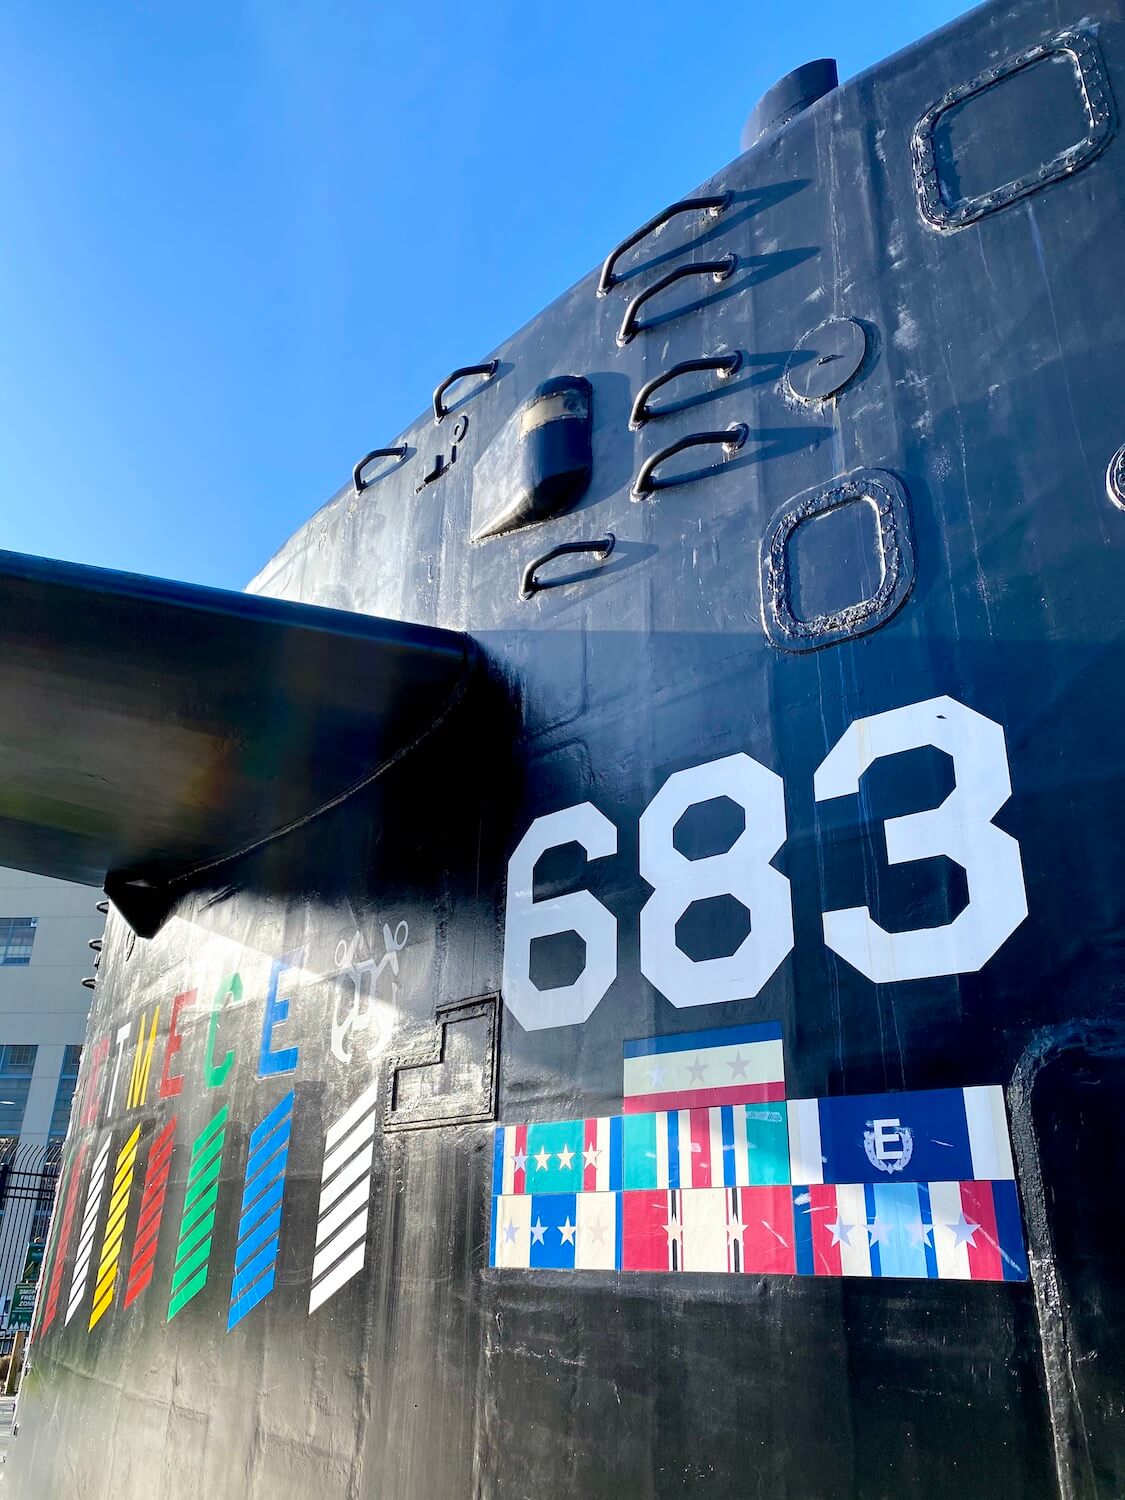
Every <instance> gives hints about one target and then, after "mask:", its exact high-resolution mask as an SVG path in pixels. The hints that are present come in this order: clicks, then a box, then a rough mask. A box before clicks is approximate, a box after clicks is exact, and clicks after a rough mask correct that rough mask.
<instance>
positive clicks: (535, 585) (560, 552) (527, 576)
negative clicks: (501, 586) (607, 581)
mask: <svg viewBox="0 0 1125 1500" xmlns="http://www.w3.org/2000/svg"><path fill="white" fill-rule="evenodd" d="M616 541H617V538H616V537H615V536H614V534H613V532H612V531H607V532H606V534H605V536H603V537H600V538H599V539H598V540H597V541H596V542H560V543H559V545H558V546H557V547H552V548H551V550H550V552H544V554H543V556H542V557H537V558H536V559H535V561H534V562H529V563H528V565H527V567H526V568H524V570H523V576H522V577H521V579H520V598H521V599H530V598H532V597H533V596H534V595H535V594H537V593H539V591H540V589H549V588H554V584H551V583H540V582H539V580H538V579H537V578H536V576H535V575H536V573H537V572H538V571H539V569H540V568H542V567H544V566H545V565H546V564H547V563H549V562H553V561H554V560H555V558H556V557H566V556H567V554H568V553H570V552H592V553H593V554H594V556H595V557H596V558H597V560H598V562H605V560H606V558H607V557H608V556H609V554H610V553H611V552H612V551H613V547H614V543H615V542H616Z"/></svg>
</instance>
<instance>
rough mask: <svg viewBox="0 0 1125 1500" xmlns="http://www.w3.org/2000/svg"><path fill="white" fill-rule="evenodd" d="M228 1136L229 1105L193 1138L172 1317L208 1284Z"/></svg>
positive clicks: (170, 1310)
mask: <svg viewBox="0 0 1125 1500" xmlns="http://www.w3.org/2000/svg"><path fill="white" fill-rule="evenodd" d="M226 1137H227V1106H226V1105H225V1104H224V1105H223V1107H222V1109H221V1110H219V1112H218V1114H217V1115H216V1116H215V1118H214V1119H213V1120H211V1121H210V1122H209V1123H208V1124H207V1125H205V1126H204V1128H203V1129H202V1130H201V1131H200V1133H199V1134H198V1135H197V1136H196V1138H195V1140H194V1141H193V1142H192V1147H191V1161H190V1163H189V1165H188V1177H187V1192H186V1194H185V1196H184V1209H183V1214H182V1215H181V1218H180V1238H179V1243H178V1244H177V1246H176V1267H175V1270H174V1271H173V1272H172V1296H171V1299H170V1301H169V1303H168V1321H169V1322H171V1320H172V1319H173V1318H174V1317H175V1316H176V1314H177V1313H178V1312H179V1310H180V1309H181V1307H185V1306H186V1305H187V1303H189V1302H190V1301H191V1299H192V1298H193V1297H194V1296H195V1295H196V1293H197V1292H200V1291H202V1290H203V1288H204V1287H205V1286H206V1285H207V1262H208V1259H209V1257H210V1254H211V1231H212V1230H213V1229H214V1227H215V1202H216V1199H217V1198H218V1195H219V1183H218V1177H219V1171H220V1168H221V1167H222V1164H223V1147H224V1145H225V1144H226Z"/></svg>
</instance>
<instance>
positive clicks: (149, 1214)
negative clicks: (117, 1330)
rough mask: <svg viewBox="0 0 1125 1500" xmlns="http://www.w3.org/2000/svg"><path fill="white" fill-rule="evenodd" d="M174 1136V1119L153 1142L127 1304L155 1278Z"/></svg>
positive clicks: (127, 1290)
mask: <svg viewBox="0 0 1125 1500" xmlns="http://www.w3.org/2000/svg"><path fill="white" fill-rule="evenodd" d="M175 1135H176V1121H175V1119H174V1118H173V1119H171V1120H169V1121H168V1123H167V1125H165V1127H164V1129H163V1130H162V1131H161V1132H160V1134H159V1135H158V1136H157V1137H156V1139H155V1140H154V1141H153V1143H152V1150H151V1151H150V1152H149V1158H148V1169H147V1171H146V1172H145V1185H144V1191H143V1192H142V1193H141V1212H140V1218H139V1219H138V1220H137V1237H136V1239H135V1240H134V1242H133V1260H132V1264H131V1265H130V1267H129V1284H128V1286H127V1287H126V1288H125V1306H126V1307H128V1306H129V1304H130V1303H131V1302H135V1301H136V1299H137V1298H138V1297H139V1296H140V1295H141V1293H142V1292H143V1291H144V1289H145V1287H146V1286H148V1284H149V1282H150V1281H151V1280H152V1264H153V1261H154V1260H155V1259H156V1244H157V1241H158V1240H159V1238H160V1220H161V1218H162V1217H163V1215H164V1196H165V1194H166V1193H167V1191H168V1173H169V1172H170V1171H171V1168H172V1144H173V1141H174V1139H175Z"/></svg>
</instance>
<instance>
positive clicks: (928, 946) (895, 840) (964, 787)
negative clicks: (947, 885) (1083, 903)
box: [503, 697, 1027, 1031]
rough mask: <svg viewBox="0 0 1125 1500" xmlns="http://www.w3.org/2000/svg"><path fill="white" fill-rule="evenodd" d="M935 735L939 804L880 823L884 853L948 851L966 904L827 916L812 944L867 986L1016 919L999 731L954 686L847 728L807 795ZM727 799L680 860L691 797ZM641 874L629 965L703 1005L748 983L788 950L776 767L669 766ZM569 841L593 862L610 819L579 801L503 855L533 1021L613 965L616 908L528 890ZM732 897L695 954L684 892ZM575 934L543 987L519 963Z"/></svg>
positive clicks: (516, 1001) (739, 759) (674, 997)
mask: <svg viewBox="0 0 1125 1500" xmlns="http://www.w3.org/2000/svg"><path fill="white" fill-rule="evenodd" d="M927 745H932V746H935V747H936V748H937V749H939V750H944V751H945V752H946V754H947V755H949V757H950V759H951V760H952V761H953V770H954V786H953V790H952V791H951V792H950V793H949V795H948V796H947V797H946V799H945V801H944V802H942V803H941V804H940V806H938V807H935V808H932V809H930V810H928V811H926V812H917V813H909V814H907V815H906V816H904V817H898V818H888V819H887V820H885V822H884V823H883V832H884V836H885V838H886V845H887V858H888V860H889V861H890V863H891V864H905V863H907V862H908V861H910V860H918V859H930V858H933V857H934V856H936V855H945V856H947V857H948V858H949V859H952V860H954V861H955V862H956V863H957V864H959V865H960V866H961V867H962V868H963V869H964V871H965V877H966V883H967V886H968V896H969V899H968V902H967V904H966V906H965V908H964V910H963V911H962V912H961V913H960V914H959V915H958V916H957V917H955V918H954V920H953V921H952V922H949V923H946V924H945V925H943V926H940V927H923V928H917V929H915V930H914V931H911V932H887V931H886V929H885V928H883V927H880V926H879V925H878V923H877V922H876V921H875V920H874V918H873V917H872V915H871V912H870V910H869V909H868V908H867V907H866V906H856V907H849V908H846V909H843V910H838V911H827V912H825V913H824V914H823V923H824V941H825V943H826V944H827V945H828V947H829V948H831V949H832V951H833V952H834V953H837V954H839V955H840V957H841V958H843V959H845V960H846V961H847V962H848V963H849V964H851V965H853V967H855V968H856V969H858V970H859V972H860V973H861V974H865V975H866V976H867V977H868V978H869V979H872V980H874V981H875V982H876V983H879V984H885V983H890V982H891V981H894V980H902V979H923V978H930V977H933V976H936V975H940V974H964V973H972V972H975V971H976V970H977V969H980V968H981V967H982V966H983V965H984V964H985V963H986V962H987V961H988V960H989V959H990V958H991V957H992V955H993V954H994V953H995V952H996V951H997V949H998V948H999V947H1000V946H1001V944H1002V943H1004V942H1005V941H1006V940H1007V938H1009V937H1010V936H1011V934H1012V933H1013V932H1014V931H1015V929H1016V928H1017V927H1018V926H1019V924H1020V923H1021V922H1022V921H1023V919H1024V918H1025V917H1026V916H1027V897H1026V894H1025V891H1024V881H1023V865H1022V862H1021V860H1020V850H1019V845H1018V844H1017V843H1016V841H1015V839H1014V838H1012V837H1011V836H1010V835H1009V834H1007V833H1005V832H1004V831H1003V830H1002V829H1000V828H997V827H996V825H995V824H994V823H993V822H992V819H993V818H994V817H995V815H996V813H997V812H998V811H999V810H1000V808H1001V807H1003V805H1004V803H1005V802H1007V800H1008V798H1009V797H1010V796H1011V794H1012V784H1011V779H1010V776H1009V773H1008V757H1007V751H1006V748H1005V744H1004V731H1003V729H1002V728H1001V726H1000V725H999V724H996V723H994V722H993V721H992V720H991V719H986V718H985V717H984V716H983V715H982V714H979V713H976V712H975V711H974V710H973V709H971V708H966V707H965V705H964V704H963V703H958V702H957V701H956V700H955V699H953V698H948V697H941V698H930V699H928V700H927V701H926V702H924V703H911V704H908V705H906V706H905V707H903V708H896V709H891V710H890V711H889V712H887V713H882V714H875V715H873V716H872V717H870V718H866V719H857V720H856V721H855V722H854V723H853V724H851V725H850V726H849V727H848V729H847V730H846V731H845V732H844V734H843V735H842V736H841V737H840V739H839V740H838V741H837V743H836V744H835V745H834V746H833V748H832V749H831V750H830V751H829V753H828V755H827V756H826V757H825V759H824V760H823V761H822V762H821V764H820V766H819V768H818V769H817V771H816V774H815V776H814V778H813V790H814V794H815V796H816V800H817V801H818V802H824V801H828V800H831V799H833V798H836V797H846V796H854V795H856V794H857V793H858V791H859V782H860V778H861V777H862V775H863V773H864V772H865V771H866V770H867V769H868V768H869V767H870V766H871V765H873V764H874V762H875V761H877V760H880V759H881V758H882V757H883V756H887V755H897V754H900V753H901V752H902V751H905V750H916V749H920V748H922V747H924V746H927ZM715 797H729V798H730V800H731V801H732V802H735V803H737V804H738V805H739V806H740V807H742V808H743V810H744V812H745V815H746V826H745V828H744V830H743V832H742V833H741V834H740V835H739V837H738V838H737V839H736V840H735V842H734V843H733V844H732V845H731V847H730V848H729V849H727V850H726V851H725V852H724V853H722V854H714V855H710V856H707V857H705V858H702V859H689V858H687V857H686V856H685V855H683V854H681V853H680V852H679V850H678V849H676V847H675V845H674V843H673V838H672V834H673V830H674V829H675V826H676V824H677V822H678V821H679V819H680V818H681V817H682V816H683V814H684V813H685V812H686V811H687V809H688V808H689V807H692V806H694V805H695V804H697V803H700V802H707V801H710V800H711V799H712V798H715ZM639 831H640V873H641V875H642V876H643V877H644V879H645V881H646V882H647V884H649V885H650V886H651V887H652V895H651V896H650V897H649V899H648V901H647V902H646V903H645V905H644V908H643V909H642V911H641V932H640V938H641V958H640V967H641V972H642V973H643V974H644V975H645V977H646V978H647V979H648V980H650V981H651V983H652V984H653V985H655V986H656V988H657V989H658V990H659V991H660V992H661V994H663V995H664V996H666V998H667V999H668V1000H670V1001H671V1003H672V1004H673V1005H676V1006H691V1005H714V1004H716V1003H719V1002H723V1001H729V1000H739V999H745V998H749V997H751V996H753V995H756V994H758V992H759V991H760V990H761V989H762V987H763V985H764V984H765V983H766V981H767V980H768V979H769V978H770V976H771V975H772V974H773V973H774V972H775V971H776V970H777V968H778V967H779V966H780V964H781V963H782V962H783V961H784V959H785V958H786V957H787V955H788V954H789V953H790V951H791V950H792V947H793V909H792V899H791V894H790V889H789V881H788V880H787V879H786V877H785V876H784V875H782V874H781V872H780V871H779V870H775V869H774V868H773V866H772V864H771V863H770V861H771V860H772V859H773V858H774V856H775V855H776V854H777V852H778V850H779V849H780V848H781V846H782V844H783V843H784V842H785V836H786V825H785V795H784V787H783V784H782V780H781V777H780V776H778V775H777V774H776V772H774V771H770V770H768V769H767V768H766V767H765V766H762V765H760V764H759V763H758V762H757V761H755V760H752V759H751V757H750V756H748V755H744V754H737V755H727V756H724V757H723V758H722V759H720V760H713V761H708V762H706V763H705V764H703V765H699V766H692V767H690V768H689V769H688V770H684V771H677V772H675V773H674V774H673V775H671V776H669V778H668V780H667V781H666V782H665V783H664V785H663V786H662V787H661V788H660V790H659V791H658V792H657V793H656V795H655V797H653V799H652V801H651V802H650V803H649V805H648V807H647V808H646V809H645V811H644V812H643V813H642V814H641V820H640V830H639ZM569 843H577V844H580V845H581V846H582V848H583V849H584V850H585V852H586V855H587V857H588V858H589V859H591V860H593V859H604V858H605V857H606V856H607V855H611V854H615V853H616V852H617V829H616V828H615V827H614V825H613V824H612V823H611V822H610V821H609V819H608V818H607V817H606V816H605V815H604V814H603V813H601V812H599V811H598V809H597V808H595V807H594V806H593V805H592V804H591V803H589V802H582V803H579V804H578V805H577V806H576V807H568V808H563V809H562V810H561V811H559V812H554V813H550V814H548V815H547V816H546V817H542V818H537V819H536V820H535V822H534V823H532V825H531V827H530V828H529V829H528V831H527V833H526V834H525V835H524V837H523V838H522V839H521V840H520V842H519V844H518V845H517V846H516V849H515V852H514V853H513V854H512V857H511V860H510V861H509V864H508V900H507V910H506V915H505V923H504V979H503V993H504V1003H505V1004H506V1005H507V1006H508V1009H509V1010H510V1011H511V1012H512V1014H513V1015H514V1016H515V1017H516V1019H517V1020H518V1021H519V1022H520V1023H521V1025H523V1026H524V1027H525V1028H526V1029H527V1030H529V1031H537V1030H542V1029H544V1028H547V1027H553V1026H570V1025H575V1024H577V1023H578V1022H581V1021H585V1020H586V1018H587V1017H588V1016H589V1015H590V1013H591V1012H592V1011H593V1009H594V1007H595V1006H596V1005H597V1004H598V1002H599V1000H601V998H602V996H603V995H604V994H605V992H606V991H607V990H608V989H609V987H610V985H611V984H612V983H613V981H614V979H615V978H616V977H617V919H616V918H615V917H614V916H613V914H612V912H610V911H609V910H608V909H607V908H606V907H605V906H604V905H603V904H602V903H601V902H600V901H599V900H598V899H597V897H596V896H594V895H593V894H592V893H591V892H590V891H574V892H572V893H570V894H569V895H565V896H557V897H553V898H551V899H550V900H545V901H536V900H535V899H534V897H533V889H532V888H533V881H534V872H535V866H536V863H537V862H538V860H539V858H540V856H541V855H542V854H544V853H545V852H546V850H548V849H552V848H557V847H558V846H560V845H562V844H569ZM724 894H729V895H732V896H734V897H735V899H736V900H738V901H741V902H742V904H743V905H744V906H746V907H747V908H749V910H750V911H751V913H752V929H751V931H750V932H749V933H748V934H747V936H746V938H745V940H744V941H743V942H742V944H741V945H740V947H739V948H738V949H737V950H736V951H735V952H734V953H732V954H730V955H729V956H727V957H724V958H711V959H700V960H692V959H691V958H689V957H688V956H687V954H686V953H684V952H683V951H682V949H680V948H679V946H678V945H677V943H676V924H677V922H678V921H679V920H680V918H681V917H682V916H683V914H684V912H686V911H687V909H688V908H689V907H690V906H691V905H692V903H693V902H695V901H702V900H706V899H708V898H709V897H713V896H718V895H724ZM564 932H575V933H577V934H578V935H579V937H581V939H582V940H583V942H584V943H585V946H586V962H585V967H584V968H583V970H582V973H581V974H580V975H579V976H578V978H577V979H575V980H574V982H573V983H571V984H568V985H559V986H557V987H555V988H552V989H539V988H538V986H536V985H535V984H534V983H533V982H532V980H531V975H530V963H531V944H532V941H533V940H534V939H535V938H539V937H546V936H548V935H551V934H555V933H564Z"/></svg>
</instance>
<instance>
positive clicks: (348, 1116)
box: [309, 1080, 379, 1313]
mask: <svg viewBox="0 0 1125 1500" xmlns="http://www.w3.org/2000/svg"><path fill="white" fill-rule="evenodd" d="M378 1096H379V1085H378V1080H376V1082H374V1083H372V1084H371V1085H370V1087H369V1088H367V1089H365V1090H364V1092H363V1093H362V1094H360V1096H359V1098H358V1099H357V1100H356V1101H355V1102H354V1103H353V1104H352V1105H350V1106H349V1108H348V1109H346V1110H345V1111H344V1113H343V1114H342V1115H341V1116H340V1118H339V1119H338V1120H336V1121H334V1122H333V1124H332V1125H330V1126H329V1127H328V1130H327V1131H326V1133H325V1140H324V1148H325V1156H324V1168H323V1171H322V1173H321V1191H320V1206H319V1210H318V1213H317V1228H316V1246H317V1248H316V1254H315V1255H314V1257H313V1269H312V1280H313V1286H312V1290H311V1291H310V1293H309V1312H310V1313H313V1312H315V1311H316V1309H317V1308H318V1307H321V1306H323V1304H324V1303H325V1302H327V1301H328V1299H329V1298H330V1297H333V1296H335V1294H336V1293H337V1292H338V1291H339V1290H340V1288H341V1287H343V1286H345V1285H346V1284H347V1283H348V1282H349V1281H350V1280H351V1279H352V1277H353V1276H357V1275H358V1274H359V1272H360V1271H362V1270H363V1267H364V1265H365V1263H366V1259H367V1244H366V1239H367V1223H368V1217H369V1211H370V1201H371V1192H372V1175H371V1173H372V1168H373V1166H374V1163H375V1106H376V1104H377V1102H378ZM341 1257H342V1258H341Z"/></svg>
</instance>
